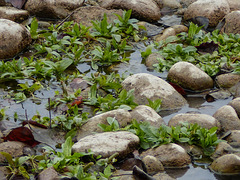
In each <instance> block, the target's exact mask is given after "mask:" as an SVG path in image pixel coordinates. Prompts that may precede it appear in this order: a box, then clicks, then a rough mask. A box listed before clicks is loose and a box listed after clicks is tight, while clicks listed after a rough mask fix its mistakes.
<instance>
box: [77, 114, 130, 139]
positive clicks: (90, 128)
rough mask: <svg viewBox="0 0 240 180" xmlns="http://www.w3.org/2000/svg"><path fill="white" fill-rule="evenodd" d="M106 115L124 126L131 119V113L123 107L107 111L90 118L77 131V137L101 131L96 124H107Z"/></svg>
mask: <svg viewBox="0 0 240 180" xmlns="http://www.w3.org/2000/svg"><path fill="white" fill-rule="evenodd" d="M108 117H112V118H115V119H116V120H117V121H118V123H119V126H120V127H125V126H126V125H127V124H128V123H130V122H131V121H132V116H131V114H130V113H129V112H128V111H127V110H125V109H117V110H112V111H108V112H106V113H102V114H99V115H96V116H94V117H92V118H90V119H89V120H88V121H87V122H86V123H85V124H84V125H83V126H82V127H81V129H80V130H79V131H78V133H79V134H78V139H79V138H81V137H84V136H86V135H89V134H93V133H95V132H102V130H101V128H99V127H98V124H108V123H107V118H108Z"/></svg>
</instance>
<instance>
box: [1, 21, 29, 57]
mask: <svg viewBox="0 0 240 180" xmlns="http://www.w3.org/2000/svg"><path fill="white" fill-rule="evenodd" d="M31 41H32V39H31V35H30V33H29V31H28V30H27V29H26V28H25V27H24V26H22V25H20V24H18V23H15V22H13V21H10V20H8V19H0V42H1V44H0V59H6V58H12V57H14V56H15V55H16V54H18V53H19V52H21V51H22V50H23V49H24V48H26V47H27V46H28V45H29V44H30V43H31Z"/></svg>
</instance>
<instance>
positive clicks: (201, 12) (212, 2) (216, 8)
mask: <svg viewBox="0 0 240 180" xmlns="http://www.w3.org/2000/svg"><path fill="white" fill-rule="evenodd" d="M229 12H230V8H229V4H228V2H227V0H198V1H196V2H194V3H192V4H190V5H189V6H188V8H187V10H186V11H185V13H184V19H185V20H189V19H192V18H195V17H197V16H203V17H206V18H208V19H209V27H215V26H216V25H217V24H218V23H219V21H220V20H221V19H222V18H223V17H224V16H225V15H226V14H228V13H229Z"/></svg>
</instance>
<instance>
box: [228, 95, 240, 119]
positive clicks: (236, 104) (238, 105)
mask: <svg viewBox="0 0 240 180" xmlns="http://www.w3.org/2000/svg"><path fill="white" fill-rule="evenodd" d="M228 105H230V106H232V107H233V108H234V109H235V111H236V113H237V115H238V117H240V97H238V98H235V99H233V100H232V101H230V102H229V103H228Z"/></svg>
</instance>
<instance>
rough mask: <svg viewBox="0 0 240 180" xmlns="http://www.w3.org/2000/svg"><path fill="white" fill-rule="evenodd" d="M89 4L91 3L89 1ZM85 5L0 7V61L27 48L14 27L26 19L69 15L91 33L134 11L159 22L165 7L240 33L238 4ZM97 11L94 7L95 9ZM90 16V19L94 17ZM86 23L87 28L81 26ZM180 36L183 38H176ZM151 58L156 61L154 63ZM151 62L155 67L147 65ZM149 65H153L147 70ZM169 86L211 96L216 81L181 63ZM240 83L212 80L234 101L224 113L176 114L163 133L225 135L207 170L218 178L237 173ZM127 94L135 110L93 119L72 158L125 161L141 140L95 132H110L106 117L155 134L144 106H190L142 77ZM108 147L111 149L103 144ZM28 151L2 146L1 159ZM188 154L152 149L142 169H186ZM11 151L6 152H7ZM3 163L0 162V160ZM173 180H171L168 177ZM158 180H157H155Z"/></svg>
mask: <svg viewBox="0 0 240 180" xmlns="http://www.w3.org/2000/svg"><path fill="white" fill-rule="evenodd" d="M89 2H90V1H89ZM84 3H85V1H84V0H82V1H81V0H75V1H73V0H43V1H34V0H28V1H27V2H26V4H25V6H24V10H19V9H16V8H13V7H10V6H8V3H6V2H5V1H3V0H0V5H1V7H0V18H1V19H0V42H1V44H0V59H6V58H12V57H14V56H15V55H16V54H18V53H19V52H21V51H22V50H23V49H24V48H26V47H27V46H28V45H29V44H30V43H31V37H30V33H29V31H28V30H27V28H25V27H24V26H23V25H21V24H19V21H22V20H24V19H26V18H28V17H29V16H30V15H36V16H38V17H44V18H49V17H50V18H65V17H66V16H67V15H69V14H71V13H72V12H74V13H73V15H72V17H71V18H72V19H73V20H74V21H76V22H81V23H83V24H84V23H85V24H86V25H89V22H90V21H91V20H100V19H101V18H102V17H103V14H104V13H106V14H107V15H108V16H109V18H108V19H109V20H111V17H112V13H119V14H121V13H122V10H115V9H124V10H128V9H132V10H133V16H135V17H136V18H138V19H142V20H145V21H148V22H152V21H156V20H158V19H159V18H160V17H161V9H162V8H164V7H166V6H167V7H169V8H178V9H179V11H180V9H181V10H183V8H184V7H187V8H186V9H184V19H185V20H188V19H192V18H194V17H198V16H204V17H207V18H208V19H209V26H210V27H215V26H216V25H217V24H218V23H219V22H220V21H222V20H224V21H225V25H224V26H223V27H222V29H221V31H222V32H226V33H240V24H239V23H240V22H239V21H238V18H237V17H238V15H239V13H240V11H239V10H240V2H239V1H238V0H198V1H196V0H181V1H180V3H179V1H177V0H175V1H174V0H171V1H167V0H162V1H161V0H134V1H129V0H103V1H100V2H99V3H96V4H95V6H85V5H86V4H84ZM92 3H93V4H94V2H92ZM93 14H94V16H93ZM86 19H88V21H86ZM179 29H181V30H179ZM167 31H169V32H170V33H169V32H168V33H169V34H170V35H176V34H178V33H179V32H183V31H184V32H186V31H187V28H186V27H184V26H174V27H171V28H169V29H168V30H165V31H164V33H163V35H164V37H163V36H161V37H158V40H162V39H165V38H166V37H168V36H169V35H166V33H167ZM156 57H157V54H154V57H153V59H156ZM152 61H154V60H152ZM149 64H153V63H151V62H149ZM167 78H168V80H169V81H172V82H177V83H178V84H179V85H181V86H182V87H184V88H187V89H190V90H193V91H201V90H205V89H210V88H213V86H214V81H213V79H212V78H211V77H209V76H208V75H207V74H206V73H204V72H203V71H202V70H200V69H199V68H198V67H196V66H194V65H193V64H191V63H187V62H179V63H176V64H175V65H174V66H172V68H171V69H170V71H169V73H168V77H167ZM239 80H240V77H239V76H238V75H233V74H223V75H219V76H217V78H216V79H215V81H216V82H217V84H218V86H219V87H220V88H222V89H225V90H227V91H229V92H231V94H230V95H234V97H235V99H233V100H232V101H231V102H230V103H229V104H228V105H225V106H223V107H221V108H220V109H219V110H217V111H216V112H215V113H214V115H213V116H210V115H207V114H196V113H186V114H177V115H176V116H174V117H172V118H171V119H170V121H169V122H168V124H167V125H168V126H176V125H179V124H180V123H181V122H189V123H198V124H199V125H201V126H202V127H205V128H211V127H215V126H216V127H218V128H219V131H220V130H221V131H222V132H225V133H228V135H227V136H226V140H227V142H222V143H220V144H219V145H218V147H217V148H216V151H215V153H214V154H213V156H212V158H213V159H214V161H213V163H212V164H211V166H210V168H211V169H212V170H213V171H215V172H217V173H227V174H234V173H240V157H239V150H238V147H239V146H240V139H239V134H240V119H239V116H240V108H239V107H240V98H239V93H240V90H239V88H240V87H239V86H240V84H239V83H238V82H239ZM122 85H123V88H125V89H126V90H132V89H134V95H135V101H136V103H138V104H139V106H138V107H137V108H135V109H134V110H133V111H127V110H123V109H119V110H113V111H109V112H106V113H103V114H100V115H97V116H94V117H92V118H91V119H90V120H89V121H88V122H87V123H86V124H84V125H83V126H82V127H81V130H80V131H79V133H78V137H77V138H78V142H77V143H75V144H74V145H73V147H72V150H73V152H82V151H86V150H88V149H91V150H92V151H93V152H94V153H95V155H96V156H98V155H102V157H105V158H107V157H110V156H111V155H113V154H114V153H118V154H119V158H124V157H126V156H127V155H128V154H130V153H132V152H133V151H134V150H136V149H138V148H139V138H138V137H137V136H136V135H134V134H133V133H130V132H125V131H120V132H102V130H101V129H100V128H99V127H98V124H107V117H114V118H116V119H117V121H118V122H119V125H120V126H121V127H124V126H126V125H127V124H129V123H130V121H131V120H132V119H136V120H137V121H139V122H143V121H147V122H150V124H151V125H153V126H157V127H159V125H161V124H165V122H164V121H163V118H162V117H161V116H160V115H158V114H157V113H156V112H155V111H154V110H153V109H152V108H150V107H148V106H145V104H148V99H150V100H152V101H153V100H156V99H161V100H162V109H163V110H164V109H165V110H173V109H179V108H182V107H183V106H185V105H186V104H187V101H186V100H185V98H184V97H183V96H182V95H181V94H179V93H178V92H177V91H176V90H175V89H174V88H173V87H172V86H171V85H170V84H169V83H168V82H167V81H165V80H163V79H161V78H159V77H156V76H153V75H150V74H146V73H139V74H134V75H132V76H129V77H128V78H126V79H125V80H124V82H123V83H122ZM106 139H108V141H106ZM25 148H26V145H24V144H23V143H20V142H18V143H14V145H13V142H4V143H0V151H6V152H9V153H10V154H12V155H13V156H20V155H22V154H24V153H25V151H26V150H25ZM189 149H191V148H186V147H185V146H184V147H182V146H180V145H178V144H174V143H171V144H168V145H161V146H159V147H158V148H155V149H149V150H147V151H145V152H143V153H142V154H140V157H141V159H142V161H143V162H144V163H145V165H146V167H147V170H148V172H149V173H150V174H156V175H155V177H156V178H157V177H161V175H159V173H161V172H162V171H163V170H164V168H175V167H181V168H184V167H187V166H188V165H189V164H190V163H191V159H190V156H189V155H188V152H189ZM9 150H10V151H9ZM0 160H1V161H4V158H3V156H2V155H1V154H0ZM50 174H52V176H58V174H57V173H56V172H55V171H54V169H53V168H49V169H47V170H46V171H44V172H42V174H41V175H40V176H39V177H40V179H46V176H48V177H49V176H50ZM167 178H169V179H171V177H167ZM159 179H161V178H159Z"/></svg>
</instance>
